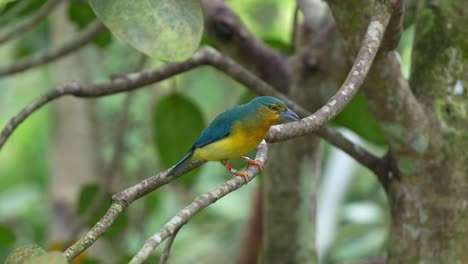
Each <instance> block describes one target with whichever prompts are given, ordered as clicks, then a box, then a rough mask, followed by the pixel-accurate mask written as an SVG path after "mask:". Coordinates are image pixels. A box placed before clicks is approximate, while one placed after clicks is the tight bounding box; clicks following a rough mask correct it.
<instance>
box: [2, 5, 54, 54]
mask: <svg viewBox="0 0 468 264" xmlns="http://www.w3.org/2000/svg"><path fill="white" fill-rule="evenodd" d="M62 1H63V0H50V1H48V2H47V3H46V4H45V5H43V6H42V7H41V9H39V11H37V12H36V13H34V15H32V16H31V17H29V19H28V20H25V21H23V22H22V23H20V24H19V25H18V26H16V27H15V28H14V29H12V30H11V31H9V32H7V33H5V34H3V35H1V36H0V45H2V44H3V43H5V42H7V41H9V40H12V39H13V38H15V37H18V36H20V35H21V34H23V33H24V32H26V31H28V30H29V29H31V28H32V27H34V26H35V25H37V24H38V23H39V22H40V21H41V20H42V19H43V18H44V17H46V16H47V15H48V14H50V12H52V10H54V9H55V7H56V6H57V5H58V4H60V3H61V2H62Z"/></svg>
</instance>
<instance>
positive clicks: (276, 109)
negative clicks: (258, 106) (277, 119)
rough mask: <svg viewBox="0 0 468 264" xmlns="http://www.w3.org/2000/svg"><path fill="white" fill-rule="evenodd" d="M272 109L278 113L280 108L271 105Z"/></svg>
mask: <svg viewBox="0 0 468 264" xmlns="http://www.w3.org/2000/svg"><path fill="white" fill-rule="evenodd" d="M270 109H271V110H273V111H278V107H277V106H276V105H270Z"/></svg>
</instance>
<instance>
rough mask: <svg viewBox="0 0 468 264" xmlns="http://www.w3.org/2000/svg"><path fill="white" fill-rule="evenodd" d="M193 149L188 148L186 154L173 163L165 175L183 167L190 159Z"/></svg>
mask: <svg viewBox="0 0 468 264" xmlns="http://www.w3.org/2000/svg"><path fill="white" fill-rule="evenodd" d="M193 153H194V150H193V149H192V150H190V151H189V152H188V153H187V155H185V156H184V157H183V158H182V159H181V160H179V162H177V164H176V165H174V166H173V167H172V168H171V170H170V171H169V172H168V173H167V176H169V175H172V174H174V173H175V172H177V171H179V170H181V169H183V168H184V167H185V165H186V164H187V163H188V162H189V161H190V158H191V157H192V156H193Z"/></svg>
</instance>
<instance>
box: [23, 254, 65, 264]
mask: <svg viewBox="0 0 468 264" xmlns="http://www.w3.org/2000/svg"><path fill="white" fill-rule="evenodd" d="M25 264H68V261H67V260H66V259H65V256H64V255H63V253H62V252H58V251H53V252H49V253H47V254H46V255H42V256H39V257H34V258H31V259H29V260H28V261H26V262H25Z"/></svg>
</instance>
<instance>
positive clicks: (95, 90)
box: [0, 47, 379, 171]
mask: <svg viewBox="0 0 468 264" xmlns="http://www.w3.org/2000/svg"><path fill="white" fill-rule="evenodd" d="M201 65H211V66H213V67H215V68H217V69H219V70H220V71H222V72H224V73H225V74H227V75H229V76H230V77H232V78H233V79H235V80H236V81H238V82H240V83H242V84H243V85H245V86H246V87H248V88H249V89H251V90H252V91H254V92H255V93H257V94H260V95H273V96H276V97H278V98H280V99H281V100H283V101H284V102H285V103H286V104H288V105H289V106H290V107H291V108H292V109H293V110H294V111H296V112H297V113H298V114H299V115H301V116H309V115H310V112H308V111H307V110H305V109H304V108H303V107H301V106H299V105H297V104H296V103H295V102H294V101H292V100H291V99H289V98H287V97H286V96H285V95H283V94H282V93H280V92H278V91H277V90H275V89H274V88H273V87H272V86H270V85H269V84H267V83H266V82H264V81H262V80H260V79H259V78H258V77H256V76H255V75H254V74H252V73H251V72H250V71H248V70H246V69H245V68H243V67H242V66H240V65H239V64H237V63H236V62H234V61H233V60H231V59H230V58H228V57H226V56H223V55H221V54H220V53H219V52H217V51H216V50H214V49H212V48H208V47H205V48H202V49H200V50H199V51H197V52H196V53H195V54H193V56H192V57H191V58H189V59H188V60H186V61H184V62H180V63H169V64H167V65H165V66H163V67H161V68H157V69H153V70H149V71H142V72H135V73H129V74H126V75H121V76H119V77H116V78H115V79H113V80H112V81H111V82H108V83H100V84H82V83H79V82H76V81H72V82H70V83H67V84H64V85H62V86H59V87H57V88H56V89H54V90H51V91H49V92H48V93H46V94H44V95H42V96H40V97H39V98H37V99H35V100H34V101H33V102H31V103H30V104H29V105H28V106H26V107H25V108H23V109H22V110H21V111H20V112H19V113H18V114H16V115H15V116H14V117H13V118H12V119H11V120H10V121H9V122H8V124H7V125H6V127H5V128H4V129H3V130H2V132H1V134H0V151H1V149H2V147H3V145H4V144H5V142H6V141H7V140H8V138H9V137H10V135H11V134H12V133H13V131H14V130H15V129H16V128H17V127H18V126H19V125H20V124H21V123H22V122H23V121H24V120H25V119H26V118H27V117H29V116H30V115H31V114H32V113H34V112H35V111H37V110H38V109H40V108H41V107H42V106H44V105H46V104H47V103H49V102H50V101H52V100H55V99H57V98H60V97H62V96H66V95H73V96H76V97H83V98H94V97H101V96H107V95H112V94H116V93H121V92H127V91H132V90H135V89H138V88H142V87H143V86H145V85H148V84H152V83H155V82H159V81H162V80H164V79H167V78H170V77H172V76H174V75H176V74H179V73H183V72H186V71H189V70H191V69H193V68H195V67H198V66H201ZM308 118H309V119H311V118H312V117H308ZM295 123H296V124H299V125H300V127H299V128H297V130H296V131H295V133H297V134H296V135H294V134H288V139H290V138H293V137H299V136H302V135H304V134H305V132H304V133H303V134H301V133H300V131H301V130H302V129H304V130H305V129H308V132H307V133H309V132H313V130H314V129H317V128H318V127H313V128H307V127H306V124H307V123H304V122H295ZM301 127H302V128H301ZM282 130H283V129H282V125H281V126H274V127H272V129H271V130H270V133H269V135H268V136H267V142H277V141H281V140H283V139H280V138H278V136H277V134H278V131H282ZM281 133H282V132H280V133H279V134H281ZM317 133H318V134H319V135H320V136H322V137H324V139H326V140H328V141H330V143H331V144H333V145H335V146H336V147H338V148H340V149H343V150H344V151H345V152H346V153H348V154H349V155H351V156H352V157H355V158H356V160H357V161H358V162H361V163H362V161H366V162H364V163H362V164H363V165H364V166H366V167H369V165H370V164H371V163H372V164H375V163H377V162H378V160H379V158H377V157H375V156H374V155H372V154H371V153H369V152H367V151H365V150H364V149H362V148H361V147H359V146H356V145H354V144H353V143H352V142H350V141H349V140H347V139H346V138H344V137H343V136H342V135H340V134H339V133H338V132H335V131H333V130H331V129H330V128H322V129H319V130H318V132H317ZM275 135H276V136H275ZM372 160H373V161H372ZM370 169H371V170H372V171H374V170H373V169H372V168H370Z"/></svg>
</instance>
